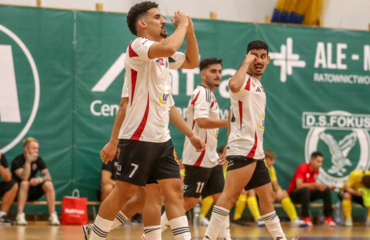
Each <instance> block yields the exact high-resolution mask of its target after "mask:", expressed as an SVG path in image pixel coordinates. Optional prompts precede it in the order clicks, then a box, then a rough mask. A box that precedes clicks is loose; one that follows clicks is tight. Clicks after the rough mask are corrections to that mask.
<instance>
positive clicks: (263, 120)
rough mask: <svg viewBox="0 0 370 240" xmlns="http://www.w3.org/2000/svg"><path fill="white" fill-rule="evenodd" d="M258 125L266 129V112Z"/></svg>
mask: <svg viewBox="0 0 370 240" xmlns="http://www.w3.org/2000/svg"><path fill="white" fill-rule="evenodd" d="M258 127H259V128H260V129H265V114H262V118H261V120H260V121H259V122H258Z"/></svg>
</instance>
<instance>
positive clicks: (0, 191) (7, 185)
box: [0, 179, 17, 197]
mask: <svg viewBox="0 0 370 240" xmlns="http://www.w3.org/2000/svg"><path fill="white" fill-rule="evenodd" d="M16 183H17V182H16V181H15V180H14V179H12V180H10V181H8V182H0V197H2V196H4V194H5V193H6V192H7V191H9V190H10V189H12V187H13V186H14V184H16Z"/></svg>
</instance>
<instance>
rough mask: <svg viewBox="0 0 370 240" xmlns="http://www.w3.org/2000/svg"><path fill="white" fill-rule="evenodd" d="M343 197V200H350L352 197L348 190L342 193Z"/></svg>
mask: <svg viewBox="0 0 370 240" xmlns="http://www.w3.org/2000/svg"><path fill="white" fill-rule="evenodd" d="M343 199H344V200H351V199H352V195H351V194H350V193H348V192H345V193H344V194H343Z"/></svg>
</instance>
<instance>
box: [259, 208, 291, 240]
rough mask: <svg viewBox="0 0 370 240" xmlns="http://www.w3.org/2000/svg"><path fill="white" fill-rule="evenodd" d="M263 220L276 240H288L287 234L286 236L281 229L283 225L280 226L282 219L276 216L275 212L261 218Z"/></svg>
mask: <svg viewBox="0 0 370 240" xmlns="http://www.w3.org/2000/svg"><path fill="white" fill-rule="evenodd" d="M261 218H262V220H263V221H264V222H265V224H266V227H267V230H269V232H270V234H271V236H272V237H273V238H274V239H275V240H277V239H281V240H286V238H285V234H284V232H283V229H282V228H281V225H280V219H279V217H278V216H277V215H276V212H275V211H273V212H270V213H267V214H265V215H263V216H261Z"/></svg>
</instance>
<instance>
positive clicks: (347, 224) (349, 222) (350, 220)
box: [344, 218, 353, 227]
mask: <svg viewBox="0 0 370 240" xmlns="http://www.w3.org/2000/svg"><path fill="white" fill-rule="evenodd" d="M344 226H346V227H352V226H353V222H352V218H347V219H346V221H345V222H344Z"/></svg>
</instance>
